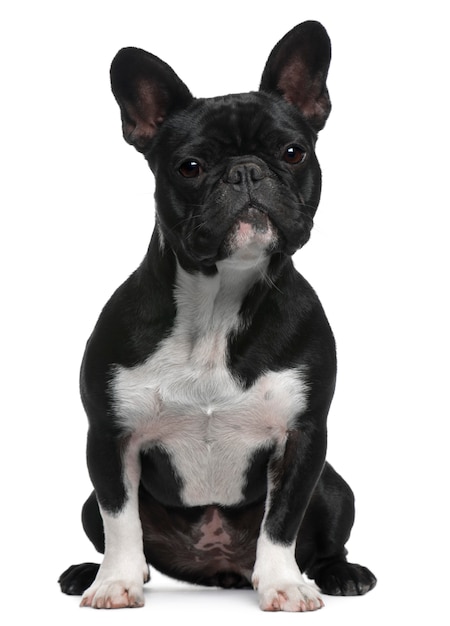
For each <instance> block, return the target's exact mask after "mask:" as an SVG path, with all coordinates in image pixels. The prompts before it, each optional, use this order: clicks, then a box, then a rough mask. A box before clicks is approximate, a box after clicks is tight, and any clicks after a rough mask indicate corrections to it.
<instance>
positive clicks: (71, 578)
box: [58, 563, 100, 596]
mask: <svg viewBox="0 0 450 626" xmlns="http://www.w3.org/2000/svg"><path fill="white" fill-rule="evenodd" d="M99 568H100V565H97V564H96V563H80V565H71V566H70V567H69V568H68V569H66V571H65V572H63V573H62V574H61V576H60V577H59V580H58V582H59V584H60V586H61V591H62V592H63V593H67V594H68V595H69V596H82V595H83V592H84V591H85V590H86V589H87V588H88V587H90V586H91V585H92V583H93V582H94V580H95V577H96V576H97V573H98V570H99Z"/></svg>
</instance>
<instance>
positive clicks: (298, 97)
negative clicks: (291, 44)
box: [278, 58, 330, 129]
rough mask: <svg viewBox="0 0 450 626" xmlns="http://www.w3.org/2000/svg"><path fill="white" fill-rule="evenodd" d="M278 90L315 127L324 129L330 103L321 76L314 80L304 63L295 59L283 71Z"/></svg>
mask: <svg viewBox="0 0 450 626" xmlns="http://www.w3.org/2000/svg"><path fill="white" fill-rule="evenodd" d="M278 89H279V90H280V91H281V93H282V94H283V97H284V98H285V100H287V101H288V102H290V103H291V104H293V105H295V106H296V107H297V108H298V109H299V110H300V111H301V113H302V114H303V115H304V117H305V118H306V119H307V120H308V121H309V122H310V123H311V124H312V125H313V126H316V127H317V128H318V129H320V128H322V127H323V125H324V124H325V121H326V118H327V116H328V113H329V108H330V103H329V100H328V92H327V90H326V88H325V87H324V81H323V77H322V76H321V74H318V75H317V76H316V77H315V79H314V78H312V77H311V75H310V73H309V72H308V70H307V68H306V66H305V64H304V63H303V61H302V60H301V59H299V58H294V59H292V60H291V62H290V63H289V64H288V65H286V67H285V68H284V69H283V71H282V73H281V75H280V77H279V81H278Z"/></svg>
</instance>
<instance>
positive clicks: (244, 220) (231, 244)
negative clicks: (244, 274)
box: [224, 206, 278, 255]
mask: <svg viewBox="0 0 450 626" xmlns="http://www.w3.org/2000/svg"><path fill="white" fill-rule="evenodd" d="M277 239H278V235H277V230H276V227H275V226H274V224H273V222H272V221H271V219H270V218H269V216H268V214H267V213H265V212H263V211H261V210H260V209H257V208H255V207H252V206H250V207H248V208H247V209H245V210H244V211H242V212H241V213H240V214H239V215H238V217H237V219H236V220H235V222H234V224H233V225H232V227H231V228H230V229H229V231H228V233H227V235H226V237H225V240H224V246H225V248H226V249H227V250H228V253H229V254H234V253H235V252H237V251H240V252H241V253H247V254H249V255H253V254H257V255H260V254H261V252H265V251H267V250H268V249H270V248H271V247H273V245H274V244H275V242H276V241H277Z"/></svg>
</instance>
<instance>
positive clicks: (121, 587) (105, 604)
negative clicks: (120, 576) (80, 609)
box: [80, 580, 144, 609]
mask: <svg viewBox="0 0 450 626" xmlns="http://www.w3.org/2000/svg"><path fill="white" fill-rule="evenodd" d="M80 606H90V607H92V608H93V609H124V608H137V607H141V606H144V590H143V587H142V583H141V582H139V581H125V580H105V581H98V582H97V581H95V582H94V584H93V585H91V587H89V589H87V590H86V591H85V592H84V594H83V597H82V599H81V604H80Z"/></svg>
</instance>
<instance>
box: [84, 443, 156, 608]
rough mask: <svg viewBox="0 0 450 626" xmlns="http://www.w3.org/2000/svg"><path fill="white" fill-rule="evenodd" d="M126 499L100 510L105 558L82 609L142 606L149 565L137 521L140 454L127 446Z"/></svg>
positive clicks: (85, 593)
mask: <svg viewBox="0 0 450 626" xmlns="http://www.w3.org/2000/svg"><path fill="white" fill-rule="evenodd" d="M124 466H125V477H124V478H125V486H126V489H127V496H128V497H127V500H126V503H125V506H124V508H123V509H122V510H121V511H120V512H119V513H117V514H111V513H108V512H106V511H103V510H102V509H101V508H100V511H101V514H102V519H103V526H104V530H105V556H104V559H103V562H102V564H101V566H100V569H99V571H98V573H97V576H96V578H95V580H94V582H93V583H92V585H91V586H90V587H89V588H88V589H87V590H86V591H85V592H84V594H83V598H82V600H81V606H90V607H93V608H98V609H102V608H106V609H108V608H122V607H139V606H143V604H144V593H143V583H144V582H146V580H147V579H148V565H147V563H146V561H145V557H144V552H143V546H142V527H141V522H140V518H139V506H138V486H139V479H140V472H139V451H138V450H137V449H135V448H134V447H133V446H129V447H128V449H127V451H126V453H125V458H124Z"/></svg>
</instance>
